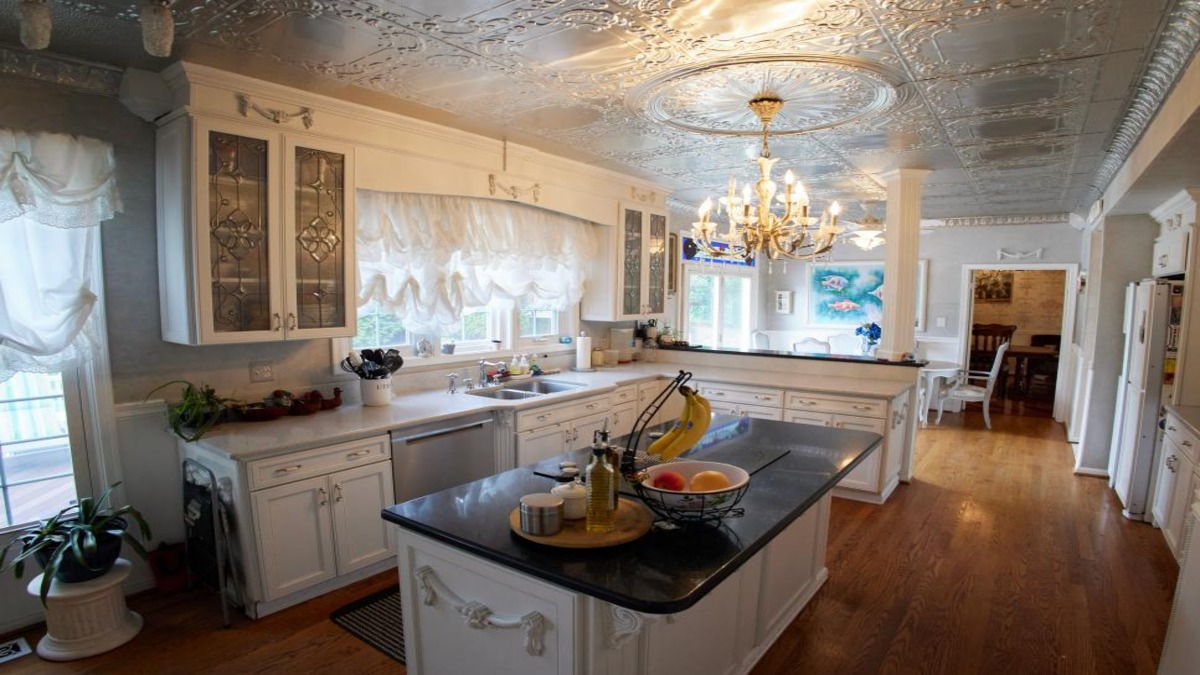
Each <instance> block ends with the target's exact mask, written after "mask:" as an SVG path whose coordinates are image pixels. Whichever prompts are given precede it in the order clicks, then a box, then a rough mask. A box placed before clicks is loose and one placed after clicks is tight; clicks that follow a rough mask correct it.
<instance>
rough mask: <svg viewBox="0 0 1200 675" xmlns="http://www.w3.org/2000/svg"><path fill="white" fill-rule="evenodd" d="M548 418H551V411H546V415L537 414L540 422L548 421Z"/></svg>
mask: <svg viewBox="0 0 1200 675" xmlns="http://www.w3.org/2000/svg"><path fill="white" fill-rule="evenodd" d="M548 419H550V413H545V414H544V415H538V416H537V420H538V421H539V422H544V421H546V420H548Z"/></svg>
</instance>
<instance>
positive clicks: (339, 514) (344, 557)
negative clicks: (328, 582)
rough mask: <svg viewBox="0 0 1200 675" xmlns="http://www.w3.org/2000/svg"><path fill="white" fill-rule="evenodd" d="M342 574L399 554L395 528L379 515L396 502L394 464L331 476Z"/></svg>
mask: <svg viewBox="0 0 1200 675" xmlns="http://www.w3.org/2000/svg"><path fill="white" fill-rule="evenodd" d="M329 482H330V484H331V487H332V491H333V494H332V498H333V526H334V539H335V540H336V542H337V567H338V573H339V574H345V573H347V572H350V571H353V570H356V569H358V568H360V567H365V566H367V565H370V564H371V563H373V562H376V561H379V560H383V559H385V558H390V557H392V556H393V555H395V550H394V549H395V546H394V545H393V541H394V536H395V535H394V531H395V529H396V528H395V526H394V525H392V524H391V523H388V522H387V521H386V520H384V519H383V518H381V517H380V516H379V513H380V512H381V511H383V510H384V509H385V508H387V507H389V506H391V505H392V504H394V503H395V500H394V498H393V496H392V495H393V491H392V465H391V463H390V462H376V463H375V464H367V465H365V466H358V467H355V468H353V469H347V470H345V471H340V472H338V473H335V474H333V475H331V476H330V477H329Z"/></svg>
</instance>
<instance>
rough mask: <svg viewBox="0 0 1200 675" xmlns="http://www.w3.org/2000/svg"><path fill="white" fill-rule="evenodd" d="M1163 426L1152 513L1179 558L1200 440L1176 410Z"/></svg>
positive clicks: (1192, 490)
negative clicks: (1178, 415)
mask: <svg viewBox="0 0 1200 675" xmlns="http://www.w3.org/2000/svg"><path fill="white" fill-rule="evenodd" d="M1163 426H1164V427H1165V432H1164V433H1163V436H1162V452H1161V453H1160V456H1161V459H1160V462H1159V466H1158V482H1157V483H1156V484H1155V488H1154V504H1153V505H1152V506H1151V513H1152V514H1153V516H1154V522H1155V523H1156V524H1157V525H1158V526H1159V527H1161V528H1162V533H1163V538H1164V539H1166V540H1167V547H1168V548H1170V549H1171V553H1172V554H1174V555H1175V557H1176V559H1179V558H1180V557H1181V555H1182V548H1183V535H1184V527H1185V525H1186V520H1187V515H1188V513H1189V510H1190V509H1191V505H1192V498H1193V492H1194V491H1195V489H1196V477H1195V467H1196V464H1197V459H1198V457H1197V449H1198V448H1200V443H1198V442H1197V439H1196V437H1195V436H1194V435H1192V433H1191V432H1190V431H1189V430H1188V428H1187V427H1186V426H1184V424H1183V423H1182V422H1180V421H1179V419H1178V418H1177V417H1176V416H1175V415H1174V414H1173V413H1168V414H1167V416H1166V421H1165V423H1164V425H1163Z"/></svg>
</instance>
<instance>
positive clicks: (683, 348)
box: [659, 345, 928, 368]
mask: <svg viewBox="0 0 1200 675" xmlns="http://www.w3.org/2000/svg"><path fill="white" fill-rule="evenodd" d="M659 349H666V350H669V351H680V352H697V353H709V354H735V355H739V356H774V357H784V358H789V359H808V360H810V361H845V362H848V363H870V364H874V365H879V366H905V367H908V368H921V367H923V366H924V365H925V364H926V363H928V362H927V361H922V360H920V359H907V360H904V361H888V360H887V359H877V358H874V357H871V356H852V355H850V354H816V353H809V352H788V351H782V350H778V349H738V348H735V347H705V346H704V345H663V346H661V347H659Z"/></svg>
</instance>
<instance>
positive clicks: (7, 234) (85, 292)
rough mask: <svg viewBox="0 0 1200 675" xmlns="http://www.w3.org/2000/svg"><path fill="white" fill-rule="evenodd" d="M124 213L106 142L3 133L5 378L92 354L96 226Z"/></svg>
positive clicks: (1, 320) (0, 226)
mask: <svg viewBox="0 0 1200 675" xmlns="http://www.w3.org/2000/svg"><path fill="white" fill-rule="evenodd" d="M120 208H121V200H120V196H119V194H118V192H117V186H116V180H115V178H114V161H113V152H112V146H111V145H109V144H108V143H104V142H102V141H98V140H95V139H91V138H76V137H73V136H68V135H64V134H51V133H36V132H35V133H30V132H24V131H15V130H10V129H0V241H3V242H4V246H3V247H0V250H2V251H3V253H2V254H0V380H4V379H7V378H8V377H11V376H12V374H13V373H14V372H16V371H27V372H53V371H58V370H61V369H62V367H63V365H64V364H65V363H67V362H70V361H73V360H76V359H81V358H88V357H90V356H91V353H92V350H93V345H94V344H95V335H94V329H93V328H92V321H91V317H92V308H93V307H94V306H95V304H96V302H97V296H96V294H95V292H93V288H92V285H93V279H94V278H95V277H96V273H97V272H98V270H96V269H95V265H97V264H98V261H97V260H96V252H97V251H98V249H99V244H98V242H99V239H98V237H99V236H100V235H99V231H98V228H97V226H98V225H99V224H100V222H101V221H103V220H107V219H109V218H112V217H113V214H114V213H115V212H117V211H119V210H120Z"/></svg>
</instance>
